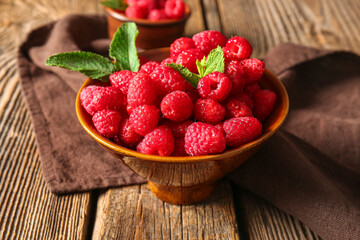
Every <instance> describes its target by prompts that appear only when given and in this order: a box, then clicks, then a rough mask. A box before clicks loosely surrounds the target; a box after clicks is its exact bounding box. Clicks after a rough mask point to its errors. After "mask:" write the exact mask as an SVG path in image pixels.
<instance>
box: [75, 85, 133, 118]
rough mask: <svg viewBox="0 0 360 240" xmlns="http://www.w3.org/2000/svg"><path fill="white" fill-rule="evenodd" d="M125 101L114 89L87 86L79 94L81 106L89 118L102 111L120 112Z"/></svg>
mask: <svg viewBox="0 0 360 240" xmlns="http://www.w3.org/2000/svg"><path fill="white" fill-rule="evenodd" d="M125 100H126V99H125V96H124V95H123V94H122V93H121V91H120V90H119V89H117V88H116V87H100V86H88V87H86V88H83V89H82V91H81V93H80V101H81V105H82V106H83V107H84V109H85V110H86V112H87V113H89V114H90V115H91V116H94V114H95V113H96V112H98V111H101V110H104V109H111V110H116V111H120V110H121V108H122V107H123V104H124V102H125Z"/></svg>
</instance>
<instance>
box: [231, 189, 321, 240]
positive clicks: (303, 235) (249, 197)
mask: <svg viewBox="0 0 360 240" xmlns="http://www.w3.org/2000/svg"><path fill="white" fill-rule="evenodd" d="M235 189H237V190H236V194H235V202H236V203H241V204H242V206H244V209H243V211H244V213H245V217H244V219H245V225H246V226H247V229H248V232H249V238H250V239H264V240H266V239H307V240H318V239H320V238H319V237H318V236H317V235H316V234H314V233H313V232H312V231H311V230H310V229H309V228H308V227H306V226H305V225H304V224H302V223H301V222H300V221H298V220H297V219H295V218H294V217H292V216H290V215H288V214H286V213H284V212H283V211H281V210H279V209H278V208H276V207H274V206H272V205H271V204H270V203H268V202H266V201H265V200H262V199H260V198H258V197H256V196H254V195H253V194H251V193H249V192H248V191H246V190H243V189H241V188H239V187H235Z"/></svg>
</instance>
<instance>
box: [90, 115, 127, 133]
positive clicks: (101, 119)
mask: <svg viewBox="0 0 360 240" xmlns="http://www.w3.org/2000/svg"><path fill="white" fill-rule="evenodd" d="M92 121H93V123H94V126H95V128H96V130H98V132H99V133H100V134H101V135H103V136H104V137H107V138H112V137H114V136H115V135H116V134H118V132H119V128H120V121H121V115H120V113H119V112H117V111H113V110H108V109H105V110H101V111H99V112H97V113H95V114H94V116H93V117H92Z"/></svg>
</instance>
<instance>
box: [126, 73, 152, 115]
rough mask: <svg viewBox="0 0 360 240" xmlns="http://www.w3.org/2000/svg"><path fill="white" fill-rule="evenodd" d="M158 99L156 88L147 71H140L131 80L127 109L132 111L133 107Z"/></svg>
mask: <svg viewBox="0 0 360 240" xmlns="http://www.w3.org/2000/svg"><path fill="white" fill-rule="evenodd" d="M156 99H157V95H156V88H155V87H154V85H153V83H152V81H151V79H150V77H149V75H148V74H146V73H138V74H136V76H135V77H134V78H133V79H132V80H131V82H130V85H129V90H128V94H127V103H128V106H127V109H128V112H129V113H130V112H131V110H132V109H134V108H136V107H138V106H140V105H143V104H148V105H152V104H154V103H155V101H156Z"/></svg>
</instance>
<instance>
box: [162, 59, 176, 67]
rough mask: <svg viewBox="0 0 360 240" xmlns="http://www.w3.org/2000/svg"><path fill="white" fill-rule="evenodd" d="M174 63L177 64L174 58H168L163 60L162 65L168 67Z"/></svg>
mask: <svg viewBox="0 0 360 240" xmlns="http://www.w3.org/2000/svg"><path fill="white" fill-rule="evenodd" d="M174 62H176V58H175V59H173V58H172V57H168V58H165V59H164V60H162V61H161V63H160V64H161V65H165V66H166V64H170V63H174Z"/></svg>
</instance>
